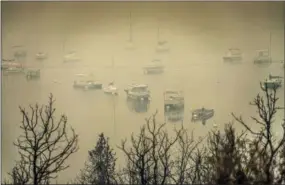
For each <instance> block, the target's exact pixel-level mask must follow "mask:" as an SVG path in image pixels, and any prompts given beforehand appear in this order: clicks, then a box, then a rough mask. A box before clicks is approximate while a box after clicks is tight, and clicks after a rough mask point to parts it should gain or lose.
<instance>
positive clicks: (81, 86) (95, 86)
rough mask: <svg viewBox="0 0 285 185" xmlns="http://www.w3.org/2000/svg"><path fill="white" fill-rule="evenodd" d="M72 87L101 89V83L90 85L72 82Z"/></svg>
mask: <svg viewBox="0 0 285 185" xmlns="http://www.w3.org/2000/svg"><path fill="white" fill-rule="evenodd" d="M73 88H75V89H84V90H98V89H102V84H92V85H81V84H74V85H73Z"/></svg>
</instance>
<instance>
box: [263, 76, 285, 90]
mask: <svg viewBox="0 0 285 185" xmlns="http://www.w3.org/2000/svg"><path fill="white" fill-rule="evenodd" d="M281 86H282V80H281V79H280V78H269V79H265V80H264V82H263V83H262V87H263V88H265V89H266V88H268V89H275V88H276V89H278V88H280V87H281Z"/></svg>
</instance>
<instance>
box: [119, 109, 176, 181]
mask: <svg viewBox="0 0 285 185" xmlns="http://www.w3.org/2000/svg"><path fill="white" fill-rule="evenodd" d="M156 114H157V112H156V113H155V114H153V115H152V116H151V117H150V118H148V119H146V124H145V125H144V126H143V127H142V128H141V130H140V133H139V135H138V137H137V138H135V136H134V135H133V134H132V136H131V147H130V148H129V149H128V148H127V146H126V140H124V141H122V145H121V146H120V147H119V148H120V149H121V150H122V151H123V152H124V154H125V155H126V157H127V159H128V161H129V166H128V169H127V170H126V171H128V172H129V174H131V175H130V176H131V179H132V181H133V182H135V183H136V184H141V185H146V184H155V185H157V184H161V185H163V184H167V183H169V182H170V181H171V178H170V176H171V169H172V168H173V165H174V160H172V159H171V155H172V151H171V149H172V147H173V145H174V144H175V143H176V141H177V140H178V138H179V135H180V134H181V129H180V130H178V131H177V132H176V133H177V134H176V135H175V136H174V137H173V138H171V137H170V136H169V135H168V133H167V131H166V130H165V129H164V127H165V123H164V124H157V123H156ZM130 167H131V168H130Z"/></svg>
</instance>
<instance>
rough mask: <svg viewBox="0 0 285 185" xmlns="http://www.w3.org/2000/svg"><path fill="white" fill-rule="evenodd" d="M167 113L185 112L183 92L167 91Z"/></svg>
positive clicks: (165, 96) (165, 108) (165, 99)
mask: <svg viewBox="0 0 285 185" xmlns="http://www.w3.org/2000/svg"><path fill="white" fill-rule="evenodd" d="M164 110H165V112H172V111H182V110H184V96H183V93H182V92H181V91H173V90H167V91H165V92H164Z"/></svg>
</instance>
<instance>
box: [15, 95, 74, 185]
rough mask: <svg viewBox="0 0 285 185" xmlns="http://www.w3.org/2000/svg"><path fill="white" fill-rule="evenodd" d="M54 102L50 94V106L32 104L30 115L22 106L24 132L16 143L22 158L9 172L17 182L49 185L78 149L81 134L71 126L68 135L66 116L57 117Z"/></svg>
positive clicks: (66, 166) (22, 128)
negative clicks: (69, 135) (69, 134)
mask: <svg viewBox="0 0 285 185" xmlns="http://www.w3.org/2000/svg"><path fill="white" fill-rule="evenodd" d="M54 101H55V100H54V98H53V96H52V94H51V95H50V97H49V102H48V105H46V106H41V107H40V106H39V105H38V104H36V105H35V106H30V114H29V113H28V112H27V111H26V110H25V109H24V108H22V107H20V112H21V114H22V117H23V118H22V125H21V126H20V128H21V130H22V131H23V133H22V135H20V136H19V138H18V139H17V142H15V143H14V145H15V146H16V147H17V148H18V151H19V154H20V156H21V160H20V161H18V162H17V165H16V166H15V167H14V168H13V170H12V173H10V175H12V177H13V181H14V183H20V184H28V183H31V184H34V185H38V184H48V183H49V181H50V180H51V179H53V178H56V177H57V175H58V172H60V171H62V170H65V169H66V168H68V167H69V166H68V165H65V161H66V159H67V158H68V157H69V156H70V155H71V154H73V153H74V152H76V151H77V150H78V146H77V142H78V136H77V135H76V134H75V132H74V130H73V129H72V128H71V131H72V133H71V137H68V133H67V117H66V116H65V115H61V117H60V119H59V120H58V121H57V122H56V120H55V116H54V113H55V110H56V109H55V108H54V107H53V104H54Z"/></svg>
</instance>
